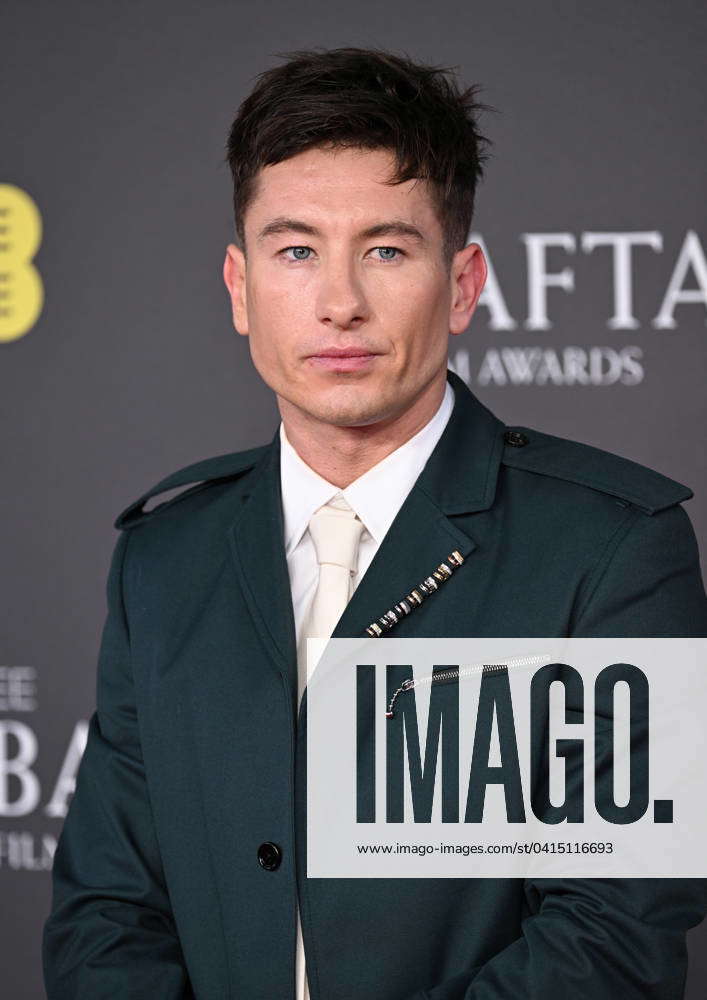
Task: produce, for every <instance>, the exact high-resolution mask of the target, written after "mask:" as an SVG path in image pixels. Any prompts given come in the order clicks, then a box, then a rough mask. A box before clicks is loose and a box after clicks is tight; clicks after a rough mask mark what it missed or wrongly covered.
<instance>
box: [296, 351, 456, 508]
mask: <svg viewBox="0 0 707 1000" xmlns="http://www.w3.org/2000/svg"><path fill="white" fill-rule="evenodd" d="M445 386H446V369H445V371H444V372H443V373H442V377H441V378H437V379H434V380H433V381H432V382H430V383H429V385H427V386H426V387H425V389H424V390H423V391H422V392H421V393H420V395H419V396H418V397H417V399H416V400H415V401H414V403H413V404H412V405H411V406H409V407H408V409H407V410H405V411H404V412H403V413H400V414H396V415H394V416H392V417H389V418H387V419H383V420H380V421H377V422H376V423H373V424H367V425H366V426H363V427H339V426H337V425H335V424H327V423H324V422H323V421H321V420H316V419H315V418H313V417H311V416H310V415H309V414H306V413H304V412H303V411H302V410H300V409H298V408H296V407H293V406H292V405H291V404H289V403H288V402H287V401H286V400H284V399H282V397H280V396H278V406H279V409H280V416H281V417H282V422H283V424H284V427H285V433H286V434H287V439H288V441H289V442H290V444H291V445H292V447H293V448H294V449H295V451H296V452H297V454H298V455H299V456H300V458H301V459H302V461H303V462H306V463H307V465H308V466H309V467H310V468H311V469H314V471H315V472H316V473H317V474H318V475H320V476H322V478H323V479H326V480H327V481H328V482H330V483H332V484H333V485H334V486H338V487H339V489H345V488H346V487H347V486H348V485H349V484H350V483H352V482H354V480H356V479H358V478H359V476H362V475H363V474H364V472H368V470H369V469H371V468H373V466H374V465H377V464H378V463H379V462H382V461H383V459H384V458H386V457H387V456H388V455H390V454H391V452H393V451H395V450H396V448H399V447H400V446H401V445H403V444H405V442H406V441H409V440H410V438H411V437H414V436H415V434H417V432H418V431H420V430H422V428H423V427H424V426H425V424H427V423H429V421H430V420H431V419H432V417H433V416H434V415H435V413H436V412H437V410H438V409H439V407H440V405H441V403H442V399H443V398H444V392H445Z"/></svg>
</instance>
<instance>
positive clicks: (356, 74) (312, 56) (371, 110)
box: [226, 47, 495, 269]
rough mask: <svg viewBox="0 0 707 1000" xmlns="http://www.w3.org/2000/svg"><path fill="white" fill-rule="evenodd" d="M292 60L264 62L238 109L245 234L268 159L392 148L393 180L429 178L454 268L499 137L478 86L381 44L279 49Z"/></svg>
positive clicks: (234, 130) (235, 158)
mask: <svg viewBox="0 0 707 1000" xmlns="http://www.w3.org/2000/svg"><path fill="white" fill-rule="evenodd" d="M276 55H277V56H278V58H285V59H287V60H288V61H287V62H286V63H285V64H284V65H281V66H276V67H274V68H272V69H268V70H265V71H264V72H263V73H260V74H259V76H258V77H257V78H256V85H255V87H254V89H253V90H252V91H251V93H250V94H249V95H248V96H247V97H246V98H245V100H244V101H243V102H242V104H241V105H240V107H239V109H238V113H237V116H236V119H235V121H234V122H233V125H232V126H231V129H230V132H229V135H228V141H227V144H226V150H227V154H226V160H227V161H228V164H229V167H230V169H231V173H232V175H233V209H234V215H235V229H236V236H237V242H238V244H239V246H240V248H241V250H242V251H243V252H244V253H245V249H246V248H245V226H244V217H245V213H246V210H247V208H248V205H249V204H250V202H251V201H252V200H253V198H254V197H255V195H256V191H257V175H258V172H259V171H260V169H261V168H262V167H265V166H268V165H269V164H274V163H280V162H281V161H282V160H287V159H289V158H290V157H292V156H295V155H297V154H298V153H302V152H304V151H305V150H307V149H311V148H314V147H323V148H331V149H335V148H345V147H353V148H361V149H370V150H375V149H387V150H390V151H391V153H392V154H394V157H395V166H394V170H393V173H392V175H391V177H390V178H389V179H388V181H387V183H389V184H400V183H402V182H404V181H407V180H412V179H414V178H421V179H424V180H426V181H428V182H429V190H430V193H431V195H432V199H433V204H434V208H435V210H436V213H437V217H438V219H439V221H440V225H441V227H442V232H443V256H444V261H445V265H446V267H447V269H449V267H450V266H451V261H452V258H453V256H454V254H455V253H456V252H457V251H458V250H461V249H462V248H463V247H464V246H465V245H466V241H467V237H468V233H469V229H470V227H471V220H472V217H473V213H474V202H475V195H476V184H477V181H478V180H480V179H481V177H482V176H483V163H484V161H485V160H486V159H487V155H488V154H487V153H486V152H485V150H486V147H488V146H490V141H489V140H488V139H486V138H485V137H484V136H483V135H481V133H480V131H479V126H478V118H479V114H480V112H481V111H493V110H495V109H493V108H490V107H488V106H487V105H485V104H480V103H479V102H478V101H477V95H478V93H479V90H480V87H479V85H474V86H471V87H469V88H468V89H466V90H460V89H459V87H458V86H457V83H456V80H455V79H454V77H453V76H452V75H450V74H451V72H452V70H451V68H448V67H440V66H428V65H423V64H420V63H415V62H412V61H411V60H410V59H409V58H407V57H406V56H398V55H394V54H392V53H391V52H387V51H384V50H381V49H361V48H350V47H347V48H338V49H310V50H298V51H293V52H282V53H276Z"/></svg>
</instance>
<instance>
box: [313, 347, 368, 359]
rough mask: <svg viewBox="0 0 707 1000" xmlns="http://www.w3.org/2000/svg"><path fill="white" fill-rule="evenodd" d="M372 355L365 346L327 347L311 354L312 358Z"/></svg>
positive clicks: (364, 356) (365, 356) (363, 356)
mask: <svg viewBox="0 0 707 1000" xmlns="http://www.w3.org/2000/svg"><path fill="white" fill-rule="evenodd" d="M373 355H374V352H373V351H369V350H367V349H366V348H365V347H327V348H326V349H325V350H323V351H317V353H316V354H312V355H311V357H313V358H367V357H371V356H373Z"/></svg>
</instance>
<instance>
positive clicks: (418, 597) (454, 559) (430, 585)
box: [366, 549, 464, 639]
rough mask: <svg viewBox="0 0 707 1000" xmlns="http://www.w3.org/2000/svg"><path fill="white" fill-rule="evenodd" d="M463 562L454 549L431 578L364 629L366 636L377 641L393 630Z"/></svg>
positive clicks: (414, 588)
mask: <svg viewBox="0 0 707 1000" xmlns="http://www.w3.org/2000/svg"><path fill="white" fill-rule="evenodd" d="M463 562H464V556H463V555H462V554H461V552H458V551H457V550H456V549H455V550H454V552H452V553H451V554H450V555H448V556H447V559H446V561H445V562H443V563H440V565H439V566H438V567H437V569H436V570H434V571H433V572H432V575H431V576H427V577H425V579H424V580H423V581H422V583H418V585H417V587H413V589H412V590H411V591H410V593H409V594H406V595H405V597H402V598H401V599H400V600H399V601H398V603H397V604H394V605H393V607H392V608H391V609H390V610H389V611H386V612H385V614H384V615H382V616H381V617H380V618H378V619H377V620H376V621H374V622H371V624H370V625H369V626H368V628H367V629H366V632H367V633H368V635H370V636H371V637H372V638H373V639H379V638H380V637H381V636H382V635H383V632H386V631H387V630H388V629H391V628H393V626H394V625H397V624H398V622H399V621H400V620H401V619H402V618H404V617H405V616H406V615H409V614H410V612H411V611H413V610H414V609H415V608H417V607H419V606H420V605H421V604H422V602H423V601H425V600H426V599H427V598H428V597H430V595H431V594H434V592H435V591H436V590H439V587H440V584H442V583H444V582H445V580H448V579H449V578H450V576H451V575H452V573H453V571H454V570H455V569H457V568H458V567H459V566H461V564H462V563H463Z"/></svg>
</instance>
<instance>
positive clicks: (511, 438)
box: [503, 431, 528, 448]
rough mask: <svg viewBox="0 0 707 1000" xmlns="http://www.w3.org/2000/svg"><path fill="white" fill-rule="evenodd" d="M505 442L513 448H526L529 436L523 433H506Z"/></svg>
mask: <svg viewBox="0 0 707 1000" xmlns="http://www.w3.org/2000/svg"><path fill="white" fill-rule="evenodd" d="M503 440H504V441H505V442H506V444H509V445H510V446H511V447H512V448H524V447H525V445H526V444H527V443H528V436H527V435H526V434H524V433H523V431H506V433H505V434H504V435H503Z"/></svg>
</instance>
